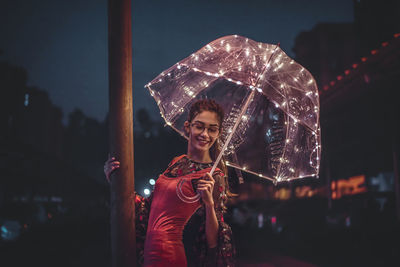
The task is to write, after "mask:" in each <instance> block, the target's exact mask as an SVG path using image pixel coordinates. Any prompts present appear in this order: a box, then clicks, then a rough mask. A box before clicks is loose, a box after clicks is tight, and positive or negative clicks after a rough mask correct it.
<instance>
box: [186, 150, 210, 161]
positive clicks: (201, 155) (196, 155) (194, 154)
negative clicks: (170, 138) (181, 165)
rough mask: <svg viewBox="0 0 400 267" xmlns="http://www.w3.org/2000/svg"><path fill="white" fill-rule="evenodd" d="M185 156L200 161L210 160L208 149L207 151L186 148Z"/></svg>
mask: <svg viewBox="0 0 400 267" xmlns="http://www.w3.org/2000/svg"><path fill="white" fill-rule="evenodd" d="M187 156H188V157H189V159H191V160H194V161H197V162H200V163H210V162H212V160H211V157H210V152H209V151H207V152H203V151H198V150H195V151H193V150H191V149H189V148H188V153H187Z"/></svg>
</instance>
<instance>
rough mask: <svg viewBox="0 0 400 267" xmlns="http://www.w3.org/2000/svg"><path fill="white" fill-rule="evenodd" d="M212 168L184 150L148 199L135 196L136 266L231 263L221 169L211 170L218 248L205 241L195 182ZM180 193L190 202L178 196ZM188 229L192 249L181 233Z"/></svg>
mask: <svg viewBox="0 0 400 267" xmlns="http://www.w3.org/2000/svg"><path fill="white" fill-rule="evenodd" d="M211 167H212V163H208V164H207V163H199V162H195V161H193V160H191V159H189V158H188V157H187V156H186V155H182V156H179V157H176V158H175V159H174V160H172V161H171V163H170V164H169V166H168V168H167V169H166V170H165V172H164V173H163V174H161V175H160V176H159V178H158V179H157V182H156V185H155V188H154V191H153V193H152V194H151V196H150V197H149V198H143V197H141V196H140V195H136V198H135V204H136V235H137V237H136V243H137V244H136V246H137V255H138V260H139V264H140V265H141V264H144V266H234V254H235V249H234V246H233V240H232V231H231V229H230V227H229V225H227V224H226V223H225V222H224V220H223V213H224V212H225V209H226V208H225V206H224V202H225V201H226V194H225V183H224V174H223V173H222V172H221V171H220V170H218V169H217V171H216V172H214V175H213V178H214V179H215V185H214V192H213V197H214V203H215V210H216V214H217V219H218V223H219V229H218V245H217V247H216V248H212V249H209V248H208V246H207V240H206V234H205V220H206V217H205V212H204V205H203V204H202V202H201V199H196V198H195V196H196V192H195V190H196V187H197V181H198V180H199V179H201V178H203V177H204V176H205V175H206V173H207V172H209V171H210V170H211ZM179 192H180V193H181V194H183V195H184V196H188V198H189V199H190V200H191V201H186V200H185V198H183V199H182V198H181V197H180V195H179ZM188 229H190V231H191V233H190V234H191V235H190V236H191V237H192V239H194V240H192V242H190V243H191V244H192V246H191V247H190V248H188V247H186V248H185V247H184V244H183V241H182V240H183V233H184V232H185V233H186V232H188ZM184 230H185V231H184ZM193 232H194V233H193ZM188 236H189V235H188ZM185 249H186V252H185Z"/></svg>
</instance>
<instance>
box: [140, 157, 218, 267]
mask: <svg viewBox="0 0 400 267" xmlns="http://www.w3.org/2000/svg"><path fill="white" fill-rule="evenodd" d="M183 156H184V155H183ZM183 156H181V157H180V158H182V157H183ZM177 160H179V158H178V159H177ZM177 160H176V161H177ZM210 170H211V169H210V168H206V169H203V170H200V171H196V172H193V173H188V174H185V175H182V176H179V177H168V176H166V175H165V174H166V173H165V172H164V173H163V174H161V175H160V176H159V178H158V179H157V182H156V184H155V188H154V192H153V199H152V203H151V210H150V216H149V222H148V228H147V235H146V241H145V248H144V266H163V267H166V266H174V267H175V266H187V262H186V256H185V249H184V246H183V243H182V232H183V228H184V227H185V225H186V223H187V221H188V220H189V218H190V217H191V216H192V215H193V213H194V212H195V211H196V210H197V209H198V208H200V207H201V204H200V200H199V198H196V192H194V189H193V186H192V180H193V179H200V178H202V177H204V176H205V175H206V173H207V172H209V171H210ZM167 171H168V169H167V170H166V172H167ZM178 171H179V170H178ZM185 196H186V198H185Z"/></svg>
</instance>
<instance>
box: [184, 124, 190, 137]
mask: <svg viewBox="0 0 400 267" xmlns="http://www.w3.org/2000/svg"><path fill="white" fill-rule="evenodd" d="M183 126H184V128H185V133H186V134H187V135H189V127H190V123H189V122H188V121H185V123H184V124H183Z"/></svg>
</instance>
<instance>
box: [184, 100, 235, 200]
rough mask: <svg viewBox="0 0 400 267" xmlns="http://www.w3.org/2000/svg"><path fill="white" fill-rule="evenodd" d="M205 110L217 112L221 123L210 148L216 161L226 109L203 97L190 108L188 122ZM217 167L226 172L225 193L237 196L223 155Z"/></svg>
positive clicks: (219, 149)
mask: <svg viewBox="0 0 400 267" xmlns="http://www.w3.org/2000/svg"><path fill="white" fill-rule="evenodd" d="M203 111H210V112H215V114H217V119H218V123H219V136H218V138H217V139H216V140H215V142H214V144H213V146H212V147H211V148H210V156H211V159H212V160H213V161H215V160H216V159H217V157H218V155H219V153H220V152H221V142H220V138H219V137H220V136H221V133H222V131H223V129H222V122H223V121H224V115H225V113H224V110H223V108H222V107H221V106H220V105H219V104H218V103H217V102H215V101H214V100H212V99H201V100H198V101H196V102H194V103H193V104H192V105H191V107H190V110H189V117H188V122H191V121H192V120H193V119H194V118H195V117H196V116H197V115H198V114H200V113H201V112H203ZM217 167H218V168H219V169H220V170H221V171H222V172H223V173H224V182H225V193H226V195H227V196H228V197H231V196H235V195H236V194H233V193H232V192H231V191H230V190H229V183H228V168H227V167H226V165H225V159H224V157H223V156H222V158H221V160H220V161H219V163H218V165H217Z"/></svg>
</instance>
